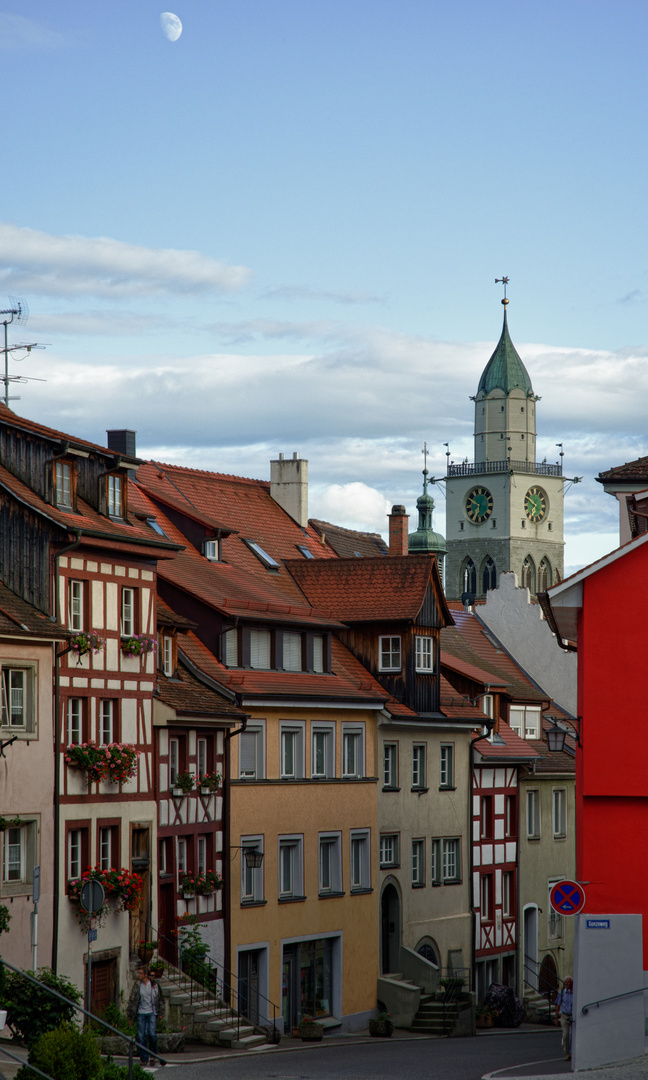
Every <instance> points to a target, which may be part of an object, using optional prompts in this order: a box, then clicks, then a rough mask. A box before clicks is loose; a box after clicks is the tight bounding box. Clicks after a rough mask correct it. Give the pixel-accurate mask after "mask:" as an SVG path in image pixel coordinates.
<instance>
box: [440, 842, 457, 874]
mask: <svg viewBox="0 0 648 1080" xmlns="http://www.w3.org/2000/svg"><path fill="white" fill-rule="evenodd" d="M460 844H461V841H460V840H444V841H443V881H444V883H447V882H456V881H461V848H460Z"/></svg>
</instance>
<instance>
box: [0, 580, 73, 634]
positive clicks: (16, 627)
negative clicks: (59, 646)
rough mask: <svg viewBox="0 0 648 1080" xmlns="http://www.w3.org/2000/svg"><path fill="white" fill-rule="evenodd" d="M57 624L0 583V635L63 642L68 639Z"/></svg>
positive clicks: (67, 632)
mask: <svg viewBox="0 0 648 1080" xmlns="http://www.w3.org/2000/svg"><path fill="white" fill-rule="evenodd" d="M69 633H70V632H69V630H65V629H64V628H63V627H62V626H61V625H60V624H59V623H57V622H52V620H51V619H50V617H49V615H45V614H44V613H43V612H42V611H39V610H38V608H35V607H33V606H32V604H28V603H27V602H26V601H25V600H23V599H21V597H20V596H16V594H15V593H14V592H12V591H11V589H8V588H7V586H6V585H4V584H3V583H2V582H0V634H1V635H2V636H5V635H9V636H10V637H15V638H34V637H37V638H45V639H46V640H47V641H61V642H64V641H65V639H66V638H68V637H69Z"/></svg>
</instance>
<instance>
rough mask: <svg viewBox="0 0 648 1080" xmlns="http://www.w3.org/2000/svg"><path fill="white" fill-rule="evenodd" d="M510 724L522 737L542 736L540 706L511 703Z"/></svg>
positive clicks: (536, 737) (533, 737)
mask: <svg viewBox="0 0 648 1080" xmlns="http://www.w3.org/2000/svg"><path fill="white" fill-rule="evenodd" d="M509 724H510V726H511V728H512V729H513V731H514V732H515V733H516V735H519V736H520V738H522V739H539V738H540V706H539V705H511V708H510V710H509Z"/></svg>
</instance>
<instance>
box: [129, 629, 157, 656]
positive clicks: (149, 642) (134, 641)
mask: <svg viewBox="0 0 648 1080" xmlns="http://www.w3.org/2000/svg"><path fill="white" fill-rule="evenodd" d="M121 648H122V652H123V653H124V654H125V655H126V656H147V655H148V654H149V653H152V652H155V650H156V649H157V641H156V640H155V638H152V637H148V636H147V635H146V634H131V635H129V636H128V637H123V638H122V641H121Z"/></svg>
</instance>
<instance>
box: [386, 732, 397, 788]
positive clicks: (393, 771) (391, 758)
mask: <svg viewBox="0 0 648 1080" xmlns="http://www.w3.org/2000/svg"><path fill="white" fill-rule="evenodd" d="M383 786H384V787H386V788H391V789H392V790H396V791H397V790H398V743H384V745H383Z"/></svg>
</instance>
